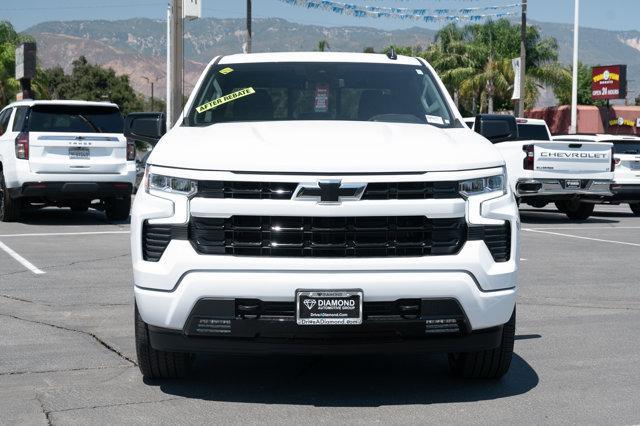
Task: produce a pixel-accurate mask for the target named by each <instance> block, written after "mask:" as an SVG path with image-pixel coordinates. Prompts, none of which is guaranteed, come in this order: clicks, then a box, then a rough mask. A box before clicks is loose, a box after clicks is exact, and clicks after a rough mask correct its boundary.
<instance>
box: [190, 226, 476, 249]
mask: <svg viewBox="0 0 640 426" xmlns="http://www.w3.org/2000/svg"><path fill="white" fill-rule="evenodd" d="M466 231H467V227H466V223H465V220H464V218H452V219H428V218H426V217H424V216H384V217H272V216H233V217H231V218H226V219H218V218H200V217H192V218H191V220H190V222H189V239H190V241H191V243H192V244H193V246H194V248H195V249H196V250H197V251H198V252H199V253H201V254H230V255H236V256H288V257H383V256H427V255H450V254H455V253H457V252H458V251H459V250H460V248H462V246H463V245H464V243H465V241H466Z"/></svg>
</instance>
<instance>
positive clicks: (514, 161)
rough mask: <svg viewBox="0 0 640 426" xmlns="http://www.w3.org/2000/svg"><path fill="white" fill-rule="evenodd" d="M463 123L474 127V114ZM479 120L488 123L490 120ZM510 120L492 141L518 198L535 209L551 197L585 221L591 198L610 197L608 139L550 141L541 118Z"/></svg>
mask: <svg viewBox="0 0 640 426" xmlns="http://www.w3.org/2000/svg"><path fill="white" fill-rule="evenodd" d="M496 117H500V116H496ZM465 122H466V123H467V125H469V126H470V127H471V128H474V127H475V118H470V119H469V118H468V119H465ZM484 123H485V126H486V125H487V124H488V125H491V120H485V121H484ZM499 123H500V125H502V123H503V122H502V121H500V122H499ZM516 123H517V129H510V131H509V132H507V133H505V137H503V138H502V139H501V140H500V139H498V142H496V145H495V146H496V148H498V150H499V151H500V152H501V153H502V156H503V157H504V160H505V162H506V163H507V174H508V179H509V184H510V185H511V188H512V190H513V191H514V193H515V194H516V196H517V197H518V198H519V200H520V201H521V202H523V203H526V204H528V205H530V206H533V207H538V208H542V207H544V206H546V205H547V204H548V203H551V202H554V203H555V204H556V207H557V208H558V210H560V211H561V212H563V213H565V214H566V215H567V216H568V217H569V218H570V219H574V220H585V219H587V218H588V217H589V216H590V215H591V214H592V213H593V208H594V203H595V202H600V201H602V200H604V199H606V198H607V197H610V196H611V192H610V187H611V183H612V180H613V169H614V163H613V154H612V150H613V145H612V144H610V143H609V144H607V143H601V142H588V141H580V142H575V141H566V142H563V141H557V140H556V141H553V140H552V139H551V134H550V132H549V128H548V127H547V124H546V123H545V121H544V120H536V119H528V118H519V119H517V120H516ZM476 130H479V129H476Z"/></svg>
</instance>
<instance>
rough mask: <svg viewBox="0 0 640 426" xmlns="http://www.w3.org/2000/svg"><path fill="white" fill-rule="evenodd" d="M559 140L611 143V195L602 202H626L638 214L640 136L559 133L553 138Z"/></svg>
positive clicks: (639, 198) (639, 212)
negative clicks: (612, 169) (612, 160)
mask: <svg viewBox="0 0 640 426" xmlns="http://www.w3.org/2000/svg"><path fill="white" fill-rule="evenodd" d="M553 139H554V140H556V141H560V142H581V143H585V142H598V143H607V144H613V159H614V163H615V170H614V173H613V182H612V184H611V192H612V193H613V196H612V197H607V198H605V199H604V202H607V203H611V204H623V203H628V204H629V207H630V208H631V211H632V212H633V213H634V214H635V215H636V216H640V137H638V136H625V135H607V134H595V135H561V136H555V137H554V138H553Z"/></svg>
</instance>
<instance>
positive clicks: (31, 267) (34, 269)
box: [0, 241, 44, 275]
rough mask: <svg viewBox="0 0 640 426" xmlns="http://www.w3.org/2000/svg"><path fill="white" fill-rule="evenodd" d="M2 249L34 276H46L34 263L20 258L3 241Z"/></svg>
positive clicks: (0, 247)
mask: <svg viewBox="0 0 640 426" xmlns="http://www.w3.org/2000/svg"><path fill="white" fill-rule="evenodd" d="M0 249H2V250H4V251H5V253H7V254H8V255H9V256H11V257H13V258H14V259H15V260H17V261H18V262H20V263H21V264H22V266H24V267H25V268H27V269H28V270H30V271H31V272H33V273H34V274H36V275H41V274H44V271H42V270H40V269H38V268H37V267H36V266H35V265H34V264H33V263H31V262H29V261H28V260H27V259H25V258H24V257H22V256H20V255H19V254H18V253H16V252H15V251H13V250H12V249H11V247H9V246H7V245H6V244H5V243H3V242H2V241H0Z"/></svg>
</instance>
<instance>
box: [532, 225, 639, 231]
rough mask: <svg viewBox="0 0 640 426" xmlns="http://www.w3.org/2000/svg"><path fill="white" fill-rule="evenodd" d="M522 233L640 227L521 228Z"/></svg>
mask: <svg viewBox="0 0 640 426" xmlns="http://www.w3.org/2000/svg"><path fill="white" fill-rule="evenodd" d="M522 229H523V230H524V231H534V230H539V231H549V230H553V231H557V230H560V231H584V230H585V229H640V226H589V225H586V226H583V227H581V228H577V227H572V228H522Z"/></svg>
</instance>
